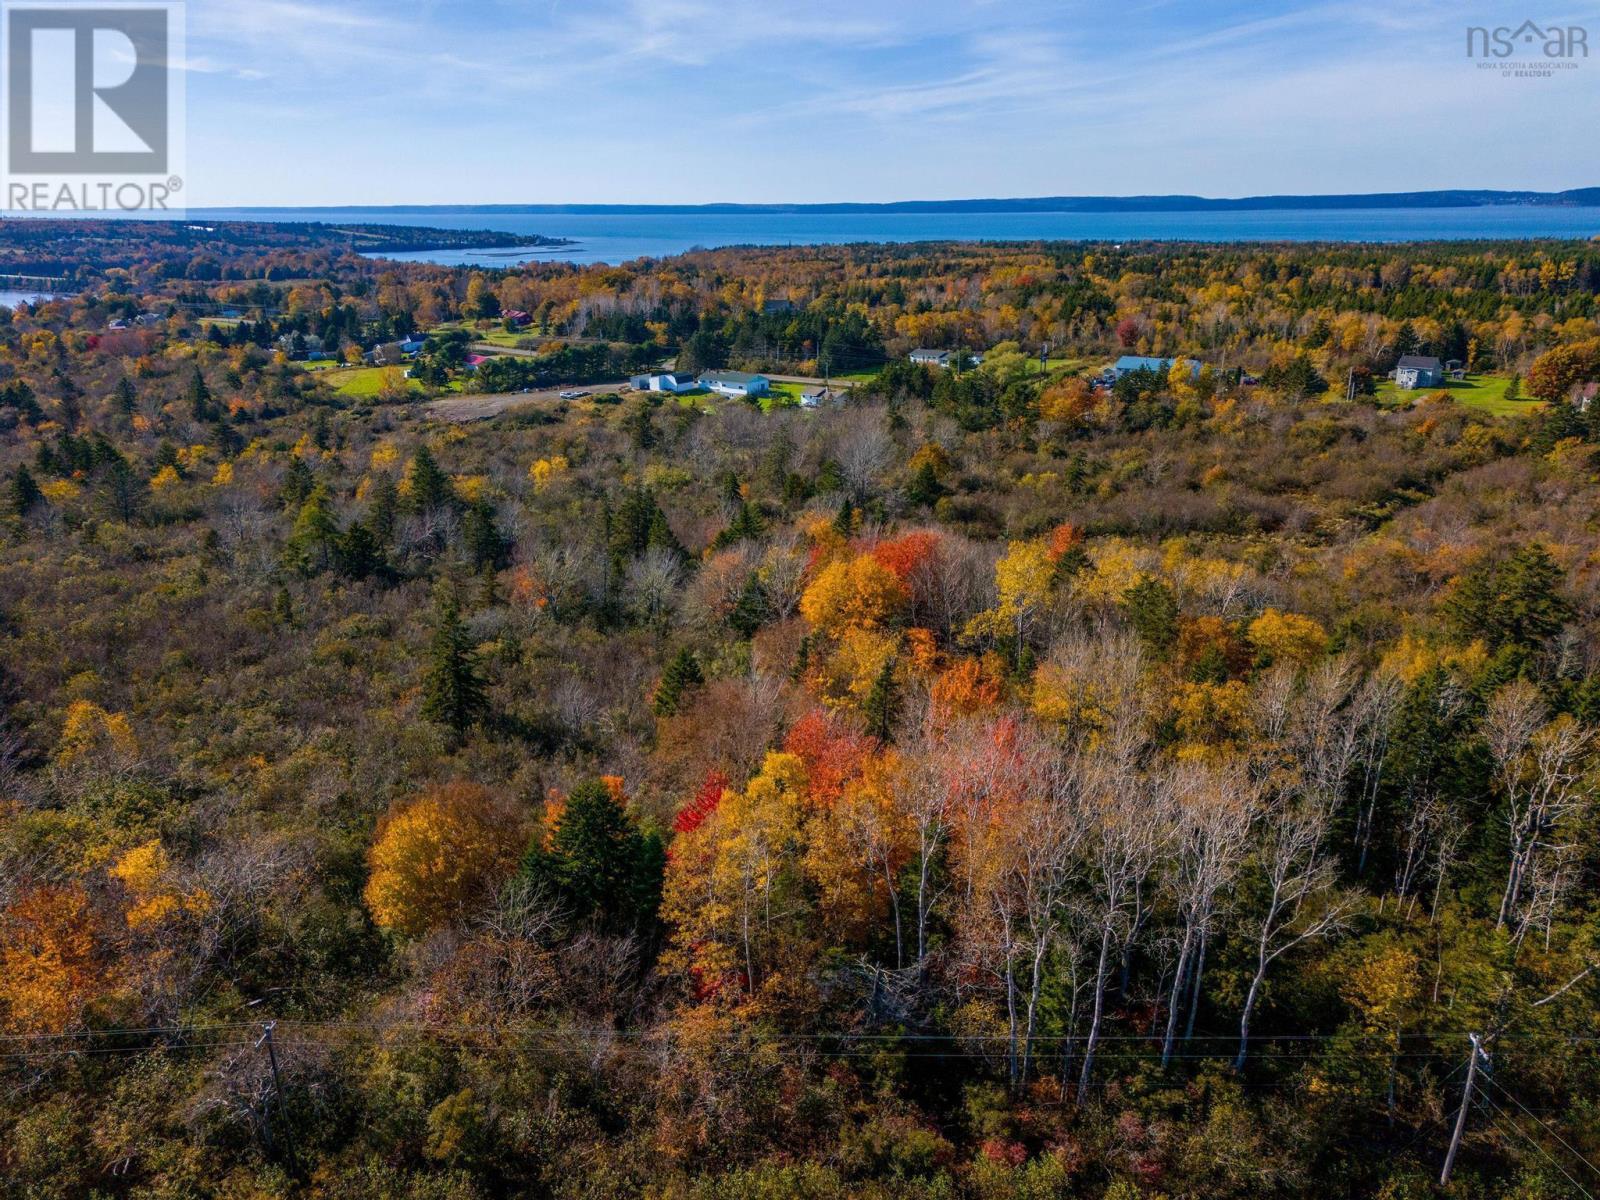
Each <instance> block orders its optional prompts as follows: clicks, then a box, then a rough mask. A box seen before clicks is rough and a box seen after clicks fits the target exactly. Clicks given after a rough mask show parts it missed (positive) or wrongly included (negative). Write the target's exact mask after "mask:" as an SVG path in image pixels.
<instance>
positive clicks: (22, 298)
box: [0, 290, 53, 308]
mask: <svg viewBox="0 0 1600 1200" xmlns="http://www.w3.org/2000/svg"><path fill="white" fill-rule="evenodd" d="M50 299H53V297H52V296H50V295H48V294H46V293H44V292H8V291H4V290H0V308H15V307H16V306H17V305H19V304H40V303H43V302H44V301H46V300H50Z"/></svg>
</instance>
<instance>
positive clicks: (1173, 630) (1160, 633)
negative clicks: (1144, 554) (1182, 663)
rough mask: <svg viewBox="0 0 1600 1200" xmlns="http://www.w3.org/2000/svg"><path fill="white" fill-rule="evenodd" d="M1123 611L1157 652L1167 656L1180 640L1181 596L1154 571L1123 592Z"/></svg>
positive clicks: (1129, 622) (1143, 638) (1154, 651)
mask: <svg viewBox="0 0 1600 1200" xmlns="http://www.w3.org/2000/svg"><path fill="white" fill-rule="evenodd" d="M1122 611H1123V613H1124V614H1125V615H1126V616H1127V618H1128V624H1130V625H1132V626H1133V629H1134V632H1135V633H1137V634H1138V635H1139V638H1140V640H1141V641H1143V642H1144V644H1145V645H1146V646H1147V647H1148V648H1149V649H1150V650H1151V651H1152V652H1153V653H1155V654H1156V655H1157V656H1159V657H1165V656H1166V653H1167V651H1168V650H1169V649H1170V648H1171V647H1172V644H1173V643H1174V642H1176V641H1177V640H1178V598H1177V596H1176V595H1174V594H1173V591H1172V589H1171V588H1170V587H1168V586H1167V585H1166V584H1165V583H1163V582H1162V581H1161V580H1159V579H1157V578H1155V577H1154V576H1153V575H1144V576H1141V577H1140V579H1139V582H1138V583H1136V584H1134V585H1133V586H1132V587H1130V588H1129V589H1128V590H1127V591H1126V592H1124V593H1123V594H1122Z"/></svg>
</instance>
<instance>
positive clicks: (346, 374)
mask: <svg viewBox="0 0 1600 1200" xmlns="http://www.w3.org/2000/svg"><path fill="white" fill-rule="evenodd" d="M297 365H298V366H299V367H300V368H301V369H302V370H305V371H309V372H312V373H313V374H317V375H326V376H327V379H326V380H325V382H326V383H327V384H328V386H329V387H331V388H332V389H333V390H334V391H336V392H338V393H339V394H340V395H341V396H351V397H355V398H358V399H368V400H370V399H371V398H372V397H374V396H376V395H377V394H378V392H379V390H380V389H381V388H382V387H383V376H384V373H385V372H386V371H401V372H403V371H404V370H405V368H403V367H336V366H334V365H333V364H332V363H299V364H297ZM405 384H406V387H407V388H408V389H409V390H410V391H412V392H414V393H418V394H420V393H421V392H422V387H421V385H420V384H417V383H415V382H413V381H411V380H409V379H407V380H405Z"/></svg>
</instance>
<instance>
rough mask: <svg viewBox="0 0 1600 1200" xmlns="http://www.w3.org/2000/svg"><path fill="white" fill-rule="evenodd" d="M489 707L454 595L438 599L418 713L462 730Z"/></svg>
mask: <svg viewBox="0 0 1600 1200" xmlns="http://www.w3.org/2000/svg"><path fill="white" fill-rule="evenodd" d="M488 710H489V697H488V693H487V691H486V685H485V684H484V681H483V677H482V675H481V674H480V673H479V667H478V656H477V652H476V651H475V650H474V649H473V647H472V642H471V640H470V638H469V637H468V635H467V627H466V626H465V625H463V624H462V622H461V611H460V608H459V607H458V606H457V604H456V600H455V597H454V596H453V595H450V594H448V593H447V594H446V595H445V596H444V597H443V598H442V599H441V601H440V604H439V613H438V618H437V623H436V625H435V628H434V634H433V640H432V642H431V643H430V645H429V647H428V673H427V676H426V678H425V679H424V680H423V684H422V715H423V716H425V717H427V718H428V720H430V721H437V722H438V723H439V724H441V725H445V726H448V727H449V728H450V729H452V730H454V731H455V732H456V733H457V734H462V733H465V732H466V731H467V730H468V729H470V728H472V726H473V725H475V724H477V722H479V721H481V720H482V719H483V718H484V716H485V715H487V713H488Z"/></svg>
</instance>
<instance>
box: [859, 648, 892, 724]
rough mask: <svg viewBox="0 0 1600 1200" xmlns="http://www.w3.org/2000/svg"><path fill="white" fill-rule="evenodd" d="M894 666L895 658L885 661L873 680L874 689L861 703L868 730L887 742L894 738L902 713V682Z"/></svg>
mask: <svg viewBox="0 0 1600 1200" xmlns="http://www.w3.org/2000/svg"><path fill="white" fill-rule="evenodd" d="M894 667H895V661H894V659H893V658H889V659H887V660H886V661H885V662H884V664H883V669H882V670H880V671H879V672H878V677H877V678H876V679H874V680H873V681H872V690H871V691H869V692H868V693H867V698H866V700H865V701H863V702H862V705H861V715H862V716H863V717H865V718H866V722H867V732H868V733H870V734H871V735H872V736H873V737H875V738H877V739H878V740H879V741H880V742H883V743H885V744H887V743H889V742H892V741H893V740H894V723H895V718H896V717H898V716H899V715H900V684H899V681H898V680H897V679H896V678H895V674H894Z"/></svg>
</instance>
